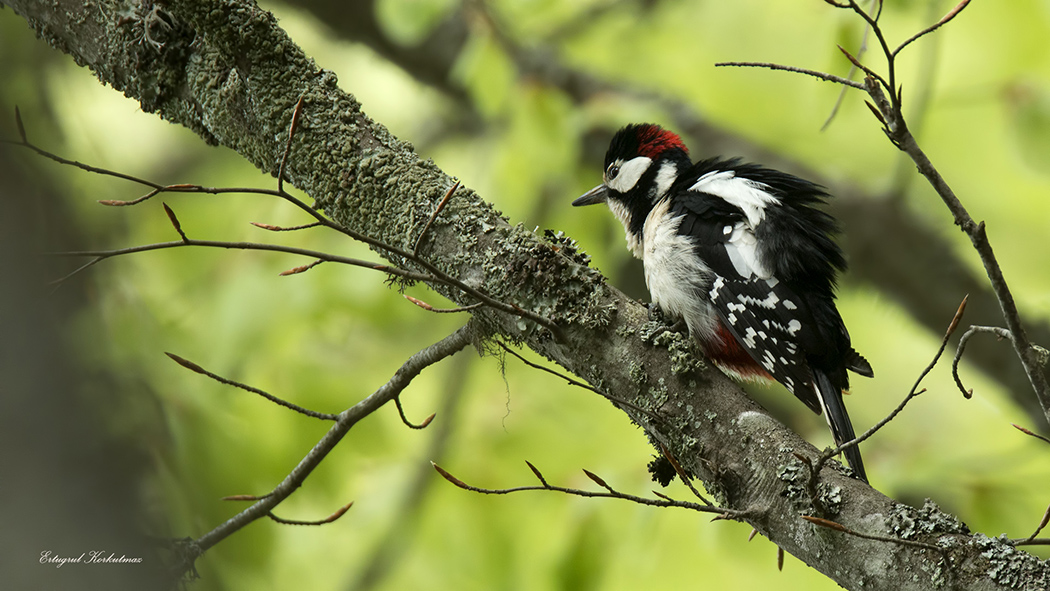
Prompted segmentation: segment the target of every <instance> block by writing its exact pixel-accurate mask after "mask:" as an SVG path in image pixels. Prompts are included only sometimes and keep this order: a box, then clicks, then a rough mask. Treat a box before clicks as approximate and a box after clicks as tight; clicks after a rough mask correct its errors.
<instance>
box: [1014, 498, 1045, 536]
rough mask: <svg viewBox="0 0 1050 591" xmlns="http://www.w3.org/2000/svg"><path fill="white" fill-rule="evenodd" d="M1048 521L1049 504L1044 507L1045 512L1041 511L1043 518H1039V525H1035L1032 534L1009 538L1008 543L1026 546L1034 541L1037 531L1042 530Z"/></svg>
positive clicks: (1037, 534)
mask: <svg viewBox="0 0 1050 591" xmlns="http://www.w3.org/2000/svg"><path fill="white" fill-rule="evenodd" d="M1048 523H1050V505H1048V506H1047V507H1046V512H1045V513H1043V518H1042V519H1041V520H1039V525H1037V526H1036V527H1035V531H1034V532H1032V535H1030V536H1028V537H1027V538H1018V539H1016V540H1010V544H1012V545H1014V546H1027V545H1029V544H1032V543H1034V542H1035V540H1036V538H1037V537H1038V536H1039V532H1041V531H1043V528H1044V527H1046V525H1047V524H1048Z"/></svg>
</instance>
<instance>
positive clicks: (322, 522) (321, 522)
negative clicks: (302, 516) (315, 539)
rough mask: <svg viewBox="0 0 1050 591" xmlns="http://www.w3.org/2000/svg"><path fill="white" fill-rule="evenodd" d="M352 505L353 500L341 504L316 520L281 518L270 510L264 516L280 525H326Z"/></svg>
mask: <svg viewBox="0 0 1050 591" xmlns="http://www.w3.org/2000/svg"><path fill="white" fill-rule="evenodd" d="M353 506H354V502H353V501H350V502H349V503H347V504H346V505H343V506H342V507H340V508H339V509H337V510H336V511H335V513H332V514H331V515H329V516H328V517H325V518H324V519H319V520H317V521H299V520H296V519H282V518H280V517H278V516H276V515H274V514H273V512H272V511H271V512H269V513H267V514H266V516H267V517H269V518H270V519H272V520H273V521H276V522H277V523H280V524H282V525H326V524H329V523H332V522H333V521H335V520H336V519H339V518H340V517H342V516H343V514H344V513H346V512H347V511H349V510H350V507H353Z"/></svg>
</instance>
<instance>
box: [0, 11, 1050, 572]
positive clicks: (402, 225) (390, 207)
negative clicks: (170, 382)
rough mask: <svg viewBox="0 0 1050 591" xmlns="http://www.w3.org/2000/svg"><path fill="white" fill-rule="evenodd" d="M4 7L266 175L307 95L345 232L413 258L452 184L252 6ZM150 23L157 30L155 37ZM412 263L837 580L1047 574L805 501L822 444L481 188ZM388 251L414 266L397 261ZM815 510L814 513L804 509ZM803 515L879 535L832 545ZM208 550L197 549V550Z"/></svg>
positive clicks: (331, 210) (301, 135) (961, 531)
mask: <svg viewBox="0 0 1050 591" xmlns="http://www.w3.org/2000/svg"><path fill="white" fill-rule="evenodd" d="M5 4H6V5H8V6H10V7H11V8H12V9H14V10H15V12H16V13H18V14H20V15H22V16H23V17H24V18H25V19H26V20H27V21H28V22H29V23H30V24H31V25H32V26H33V28H34V29H35V30H37V31H38V32H39V34H40V35H41V37H43V38H44V39H45V40H47V41H48V42H49V43H51V44H52V45H54V46H55V47H57V48H59V49H61V50H63V51H65V52H67V53H70V54H72V55H73V56H74V58H75V59H76V60H77V62H78V63H80V64H82V65H84V66H87V67H90V68H92V70H94V71H95V73H96V74H97V75H98V76H99V78H100V79H101V80H102V81H104V82H105V83H107V84H110V85H111V86H113V87H115V88H117V89H119V90H121V91H123V92H125V93H126V94H128V95H129V96H133V97H135V98H137V99H138V100H139V101H140V102H141V104H142V107H143V109H144V110H146V111H149V112H156V113H158V114H159V115H160V116H162V117H164V118H166V119H168V120H170V121H174V122H177V123H180V124H182V125H185V126H186V127H188V128H190V129H193V130H194V131H196V132H197V133H198V134H199V135H200V136H201V138H202V139H204V140H205V141H207V142H209V143H215V144H222V145H224V146H227V147H229V148H231V149H233V150H235V151H237V152H238V153H239V154H241V155H242V156H243V157H244V158H246V159H247V160H248V161H250V162H252V163H253V164H254V165H256V166H257V167H259V168H260V169H261V170H263V171H265V172H267V173H270V174H275V173H276V172H277V170H278V168H279V167H280V166H281V161H282V158H283V156H284V145H283V138H286V137H287V130H288V128H289V124H290V122H291V119H292V114H293V111H294V107H295V105H296V103H297V101H299V99H300V97H302V99H303V103H302V104H303V107H302V113H301V119H300V122H299V126H298V130H297V132H296V134H295V138H294V141H293V145H292V148H291V151H290V152H289V154H288V158H287V161H286V163H285V166H284V169H285V171H286V174H287V181H288V182H291V183H293V184H295V185H296V186H297V187H299V188H300V189H302V190H304V191H305V192H306V193H307V194H309V195H310V196H311V197H313V198H314V199H315V200H316V202H317V204H318V205H319V206H320V207H321V208H323V210H324V211H325V212H326V214H327V215H328V216H329V217H330V218H331V219H333V220H334V221H336V222H337V223H339V224H342V225H344V226H346V227H347V228H349V229H352V230H354V231H355V232H359V233H361V234H365V235H368V236H371V237H373V238H375V239H376V240H381V241H383V242H385V243H388V244H391V245H394V246H397V247H398V248H400V249H402V250H404V251H406V252H411V251H412V249H413V248H414V245H415V242H416V240H417V238H418V236H419V235H420V233H421V232H422V231H423V228H424V226H425V225H426V224H427V222H428V219H429V217H430V213H431V212H433V211H434V209H435V207H436V205H437V203H438V202H439V201H440V200H441V199H442V198H443V196H444V195H445V193H446V191H447V188H448V187H449V186H450V185H451V184H452V179H451V178H450V177H449V176H448V175H447V174H445V173H444V172H443V171H441V170H439V169H438V168H437V167H436V166H435V165H434V164H433V163H431V162H427V161H423V160H421V159H420V158H419V157H418V156H417V155H416V154H415V153H414V152H413V150H412V148H411V146H410V145H408V144H406V143H404V142H402V141H400V140H398V139H397V138H395V137H393V136H392V135H391V134H390V133H389V132H387V130H386V129H385V128H384V127H383V126H382V125H380V124H378V123H376V122H374V121H372V120H371V119H369V118H368V116H367V115H365V114H364V113H363V112H362V111H361V108H360V105H359V104H358V103H357V101H356V100H355V99H354V97H353V96H352V95H350V94H348V93H346V92H344V91H343V90H341V89H339V87H338V85H337V83H336V80H335V78H334V76H333V75H332V74H331V73H329V72H325V71H323V70H320V69H319V68H318V67H317V65H316V64H315V63H314V62H313V61H312V60H310V59H309V58H308V57H307V56H305V55H304V54H303V52H302V51H301V50H300V49H299V48H298V47H297V46H296V45H295V44H294V43H293V42H292V41H291V40H290V39H289V38H288V37H287V35H286V34H285V33H284V31H282V30H281V29H280V28H279V27H278V26H277V24H276V22H275V20H274V19H273V17H272V16H271V15H269V14H268V13H266V12H265V11H262V10H260V9H259V8H258V7H257V6H255V5H254V4H252V3H250V2H246V1H242V0H170V1H169V2H167V3H165V4H163V5H157V6H158V7H160V8H159V10H160V11H161V12H162V14H157V13H156V12H154V11H145V10H144V8H143V4H142V3H140V2H137V1H131V0H128V1H126V2H119V1H118V2H110V3H106V4H104V5H84V4H82V3H75V2H71V1H69V0H59V2H58V3H57V4H47V5H44V4H42V3H38V2H33V1H31V0H5ZM157 18H161V19H162V20H164V22H165V23H166V26H157V25H156V23H155V22H154V20H155V19H157ZM147 33H148V35H147ZM144 40H146V41H145V42H144ZM421 212H423V213H421ZM380 254H384V253H380ZM419 255H420V256H421V257H423V258H424V259H425V260H426V261H428V262H429V264H432V265H433V266H434V267H435V268H438V269H440V270H441V271H442V272H444V273H447V274H449V275H451V276H454V277H457V278H458V279H459V280H460V281H463V282H465V283H467V284H468V285H470V286H472V287H474V288H476V289H479V290H483V291H484V292H485V293H487V294H488V295H490V296H492V297H493V298H495V299H498V300H499V301H503V302H508V303H511V304H513V305H515V306H518V307H520V308H522V309H524V310H528V311H530V312H531V313H534V314H537V315H540V316H543V317H545V318H548V319H550V320H551V321H553V322H554V323H555V324H556V325H557V326H558V328H559V329H560V331H561V333H562V338H561V339H557V340H556V339H554V338H552V335H551V332H550V331H549V330H547V329H546V328H543V327H542V326H540V325H539V324H537V323H535V322H532V321H530V320H526V319H523V318H522V317H521V316H519V315H512V314H508V313H505V312H500V311H497V310H493V309H491V308H483V309H480V310H478V311H476V312H475V313H474V318H475V321H477V322H480V323H482V324H483V325H484V328H485V330H486V331H491V332H495V333H498V334H500V335H502V336H503V337H505V338H507V339H509V340H513V341H519V342H521V343H523V344H525V345H527V346H529V347H531V348H532V349H533V350H535V351H536V352H538V353H539V354H541V355H543V356H545V357H547V358H548V359H550V360H552V361H554V362H555V363H557V364H559V365H561V366H562V367H564V368H566V369H567V370H569V371H571V372H573V373H575V374H576V375H578V376H580V377H582V378H584V379H585V380H587V381H588V382H590V383H591V384H592V385H594V386H595V387H596V388H598V389H600V390H602V391H604V392H607V393H609V394H610V395H611V396H615V397H616V398H617V399H621V400H625V401H627V402H629V403H630V404H631V405H632V406H633V407H637V409H638V410H635V409H634V408H632V407H628V406H624V407H622V408H623V409H624V412H625V413H626V414H627V415H629V416H630V417H631V419H632V420H634V421H635V422H637V423H638V424H639V425H641V426H642V427H643V428H644V429H645V430H646V433H647V434H648V435H649V436H650V437H651V438H652V439H653V440H655V441H658V442H660V443H661V444H662V445H664V446H665V447H666V448H667V449H668V451H669V452H670V454H671V455H672V456H673V457H675V458H676V459H677V460H678V461H679V463H680V464H681V465H682V467H683V469H685V470H687V471H688V472H690V473H692V474H694V475H696V476H697V477H699V478H701V479H702V480H703V482H704V484H705V487H706V488H707V490H708V491H709V492H710V493H711V494H712V495H713V496H714V497H715V501H716V502H717V503H718V504H719V505H721V506H723V507H725V508H728V509H734V510H744V509H746V510H748V512H749V513H748V515H749V516H748V517H747V519H746V520H747V521H748V523H750V524H751V525H752V526H754V527H755V528H756V529H758V530H759V531H760V532H761V533H762V534H763V535H765V536H766V537H768V538H769V539H771V540H772V541H773V542H775V543H776V544H778V545H779V546H780V547H782V548H784V549H785V550H786V551H787V552H790V553H791V554H793V555H795V556H797V557H799V558H800V559H802V560H803V561H805V562H806V563H807V564H809V565H811V566H812V567H814V568H816V569H817V570H819V571H821V572H823V573H825V574H827V575H828V576H829V577H831V578H833V579H834V580H835V581H837V582H839V583H840V584H842V585H844V586H847V587H849V588H861V587H863V588H864V589H893V590H895V591H896V590H905V589H929V588H930V587H931V586H935V585H937V584H940V583H943V582H946V581H950V582H951V584H952V585H954V587H955V588H960V589H971V588H972V589H997V588H1009V586H1011V585H1012V584H1013V583H1014V582H1015V581H1017V580H1021V581H1024V582H1030V583H1031V584H1032V585H1035V586H1038V585H1039V584H1043V585H1044V586H1045V585H1046V584H1047V582H1048V581H1050V566H1048V565H1046V564H1044V563H1041V562H1040V561H1038V560H1037V559H1036V558H1034V557H1032V556H1030V555H1027V554H1025V553H1023V552H1020V551H1018V550H1016V549H1015V548H1013V547H1011V546H1009V545H1008V544H1005V543H1002V542H1000V541H997V540H991V539H988V538H985V537H983V536H973V535H970V534H969V533H968V531H967V530H966V528H965V526H962V525H961V524H960V523H959V522H958V521H957V520H955V519H954V518H951V517H950V516H947V515H944V514H943V513H941V512H939V511H937V510H935V508H933V507H928V508H927V509H926V510H923V511H919V510H915V509H912V508H910V507H906V506H903V505H900V504H898V503H896V502H894V501H893V500H892V499H889V498H887V497H885V496H884V495H882V494H880V493H879V492H878V491H875V490H873V489H871V488H870V487H868V486H866V485H865V484H864V483H861V482H859V481H857V480H855V479H852V478H849V477H847V476H845V475H844V474H842V473H840V472H839V471H837V470H836V469H835V468H834V466H835V464H834V463H831V462H829V465H828V466H827V467H826V468H825V469H824V471H823V472H822V473H821V475H820V486H819V487H818V492H819V494H820V498H819V499H813V498H811V497H810V495H809V494H808V492H807V490H806V486H805V485H806V482H807V479H808V474H807V473H806V471H805V467H804V465H803V463H802V461H801V460H799V459H798V456H802V457H806V458H810V459H812V458H815V457H817V455H818V451H817V450H816V449H814V448H813V447H812V446H810V445H809V444H807V443H806V442H805V441H803V440H802V439H801V438H799V437H798V436H797V435H796V434H795V433H793V432H791V431H790V430H789V429H787V428H785V427H784V426H783V425H781V424H779V423H778V422H776V421H775V420H773V419H772V418H770V417H769V416H768V415H767V414H766V413H765V412H764V411H763V410H762V409H761V408H760V407H758V405H756V404H755V403H754V402H752V401H751V400H750V399H749V398H748V397H747V396H746V395H745V394H744V393H743V392H742V391H741V390H740V389H739V388H738V387H737V386H735V385H733V384H732V383H731V382H729V381H728V379H727V378H725V376H723V375H722V374H721V373H719V372H717V371H713V370H707V369H705V368H704V367H703V364H702V363H700V362H699V361H697V360H696V359H694V358H693V357H692V356H691V355H690V353H689V345H688V343H687V342H686V341H685V338H684V337H683V336H681V335H675V334H671V333H666V332H664V331H662V330H657V329H658V328H660V327H655V326H654V325H653V324H652V323H649V322H648V321H647V312H646V310H645V309H644V308H643V307H642V306H641V305H639V304H638V303H636V302H634V301H632V300H630V299H629V298H626V297H625V296H624V295H623V294H621V293H620V292H618V291H616V290H615V289H612V288H611V287H609V286H607V285H606V284H605V283H604V280H603V279H602V277H601V276H600V274H598V273H597V272H596V271H594V270H593V269H590V268H588V267H587V266H586V265H585V264H583V262H584V259H583V258H582V257H580V256H578V255H576V254H575V251H574V247H573V245H572V243H571V241H566V240H562V239H559V238H554V237H552V238H551V239H550V240H545V239H542V238H540V237H538V236H536V235H534V234H532V233H531V232H528V231H526V230H524V229H523V228H520V227H513V226H511V225H509V224H508V223H507V221H506V220H505V219H503V218H502V217H501V216H500V215H499V214H498V213H497V212H495V211H494V210H493V208H492V207H491V206H490V205H488V204H487V203H485V202H484V201H483V200H482V199H481V198H480V196H478V195H477V194H476V193H474V192H473V191H471V190H469V189H461V190H459V191H457V192H456V194H455V195H454V196H453V197H452V198H451V199H450V200H449V202H448V204H447V206H446V207H445V209H444V210H443V212H442V214H441V215H440V216H439V217H438V218H436V219H435V220H434V222H433V224H432V225H431V227H430V229H429V230H428V231H427V238H426V240H425V241H424V242H423V243H422V244H421V247H420V250H419ZM384 256H388V258H389V260H390V261H391V262H392V263H393V264H394V265H396V266H398V267H401V268H407V269H413V268H416V269H417V270H418V266H414V264H413V263H412V262H411V261H406V260H401V259H402V257H398V256H390V255H384ZM431 287H433V288H434V289H435V290H436V291H439V292H441V293H442V294H444V295H446V296H448V297H449V298H451V299H452V300H454V301H457V302H458V303H460V304H461V305H462V304H472V303H474V302H473V301H468V299H469V298H466V297H465V296H464V295H463V293H462V291H460V290H457V289H452V288H449V287H448V286H446V285H442V284H435V285H432V286H431ZM654 335H655V336H654ZM654 415H655V416H658V417H660V418H659V420H657V419H654V418H653V416H654ZM818 501H819V502H818ZM816 506H820V507H822V508H823V509H824V514H822V515H815V512H814V508H815V507H816ZM260 510H261V509H260ZM802 514H807V515H814V516H819V517H821V518H823V519H828V520H833V521H834V522H835V523H838V524H841V525H842V526H843V527H845V528H848V529H849V530H850V531H856V532H862V533H865V534H867V535H871V536H876V537H878V538H879V539H877V540H875V539H866V538H860V537H857V536H846V535H840V534H838V533H837V532H831V531H829V530H827V529H825V528H822V527H820V526H817V525H814V524H812V523H809V522H807V521H805V520H803V519H802V518H801V517H800V515H802ZM217 535H218V534H217ZM882 538H902V539H908V540H914V541H919V542H923V543H927V544H936V545H937V546H939V547H940V548H943V549H944V554H946V555H947V556H948V559H947V562H945V560H944V558H943V556H942V553H941V552H933V551H930V550H927V549H924V548H921V547H915V546H904V545H899V544H892V543H887V542H885V541H884V540H883V539H882ZM215 541H216V538H214V537H212V538H209V537H207V536H205V537H202V538H201V539H200V540H198V543H199V544H200V545H201V546H202V547H206V546H208V545H210V544H213V543H214V542H215ZM887 565H892V566H887ZM948 573H950V575H949V574H948ZM1003 573H1009V576H1008V577H1007V576H1006V575H1003Z"/></svg>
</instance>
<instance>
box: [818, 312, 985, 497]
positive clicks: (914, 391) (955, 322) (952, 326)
mask: <svg viewBox="0 0 1050 591" xmlns="http://www.w3.org/2000/svg"><path fill="white" fill-rule="evenodd" d="M969 299H970V296H969V295H966V296H964V297H963V299H962V302H960V303H959V308H958V309H957V310H956V311H955V315H954V316H952V321H951V322H950V323H949V324H948V329H947V330H945V331H944V338H942V339H941V346H940V347H939V348H938V349H937V353H936V354H935V355H934V356H933V360H932V361H930V363H929V365H927V366H926V369H924V370H922V373H920V374H919V377H918V379H916V380H915V384H914V385H913V386H912V387H911V390H910V391H909V392H908V395H907V396H905V397H904V400H902V401H901V403H900V404H898V405H897V408H895V409H893V411H892V412H890V414H888V415H886V417H885V418H883V419H882V420H881V421H879V422H878V423H875V424H874V425H872V426H871V428H870V429H868V430H867V431H865V432H864V433H861V434H860V435H859V436H857V437H854V438H853V439H851V440H849V441H846V442H845V443H843V444H841V445H839V446H838V447H836V448H834V449H828V450H825V451H824V452H823V453H821V454H820V456H819V457H818V458H817V460H816V462H814V465H813V468H812V469H811V474H810V481H811V483H813V484H815V480H814V479H815V478H816V475H817V474H818V473H820V470H821V469H822V468H823V467H824V463H825V462H827V460H828V459H830V458H831V457H833V456H835V455H838V454H839V453H842V451H843V450H845V449H847V448H849V447H854V446H856V445H859V444H861V443H862V442H864V441H865V440H867V439H868V438H869V437H871V436H872V435H874V434H875V433H877V432H878V431H879V429H882V428H883V427H885V426H886V425H887V424H888V423H889V422H890V421H892V420H893V419H894V418H896V417H897V415H898V414H900V413H901V411H903V410H904V407H905V406H907V404H908V403H909V402H911V400H912V399H913V398H915V397H916V396H918V395H920V394H922V393H923V392H925V391H926V389H925V388H923V389H922V390H920V389H919V384H921V383H922V380H923V379H925V378H926V376H927V375H929V373H930V372H931V371H933V367H934V366H935V365H937V361H938V360H940V358H941V355H942V354H944V348H945V347H946V346H947V345H948V339H949V338H951V336H952V334H953V333H954V332H955V330H956V329H957V328H958V327H959V322H960V321H961V320H962V317H963V313H964V312H966V302H967V301H968V300H969Z"/></svg>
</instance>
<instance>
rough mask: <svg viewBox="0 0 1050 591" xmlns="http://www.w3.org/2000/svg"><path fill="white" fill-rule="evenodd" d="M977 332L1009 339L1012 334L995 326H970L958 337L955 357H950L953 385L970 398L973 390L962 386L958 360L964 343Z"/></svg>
mask: <svg viewBox="0 0 1050 591" xmlns="http://www.w3.org/2000/svg"><path fill="white" fill-rule="evenodd" d="M978 333H988V334H994V335H995V336H997V337H999V339H1000V340H1002V339H1009V338H1011V336H1012V335H1011V334H1010V331H1008V330H1006V329H1005V328H999V327H997V326H971V327H970V328H969V329H967V330H966V332H964V333H963V335H962V336H961V337H959V345H958V346H957V347H956V349H955V358H954V359H952V377H953V378H955V385H957V386H959V391H960V392H962V395H963V397H964V398H970V397H971V396H973V390H972V389H970V390H967V389H966V387H965V386H963V383H962V380H961V379H960V378H959V362H960V361H962V356H963V352H964V351H965V350H966V343H967V342H968V341H969V340H970V337H972V336H973V335H975V334H978Z"/></svg>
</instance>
